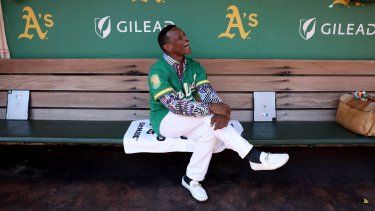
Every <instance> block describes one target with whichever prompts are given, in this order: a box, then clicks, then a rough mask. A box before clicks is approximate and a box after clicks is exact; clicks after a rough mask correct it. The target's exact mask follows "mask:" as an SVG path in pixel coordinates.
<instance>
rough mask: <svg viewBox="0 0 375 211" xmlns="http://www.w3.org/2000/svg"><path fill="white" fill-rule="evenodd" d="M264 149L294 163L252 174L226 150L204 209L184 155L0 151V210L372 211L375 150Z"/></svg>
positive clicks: (78, 149)
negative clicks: (190, 188) (188, 180)
mask: <svg viewBox="0 0 375 211" xmlns="http://www.w3.org/2000/svg"><path fill="white" fill-rule="evenodd" d="M267 150H270V151H273V152H275V151H287V152H288V153H290V157H291V159H290V161H289V163H288V164H287V165H286V166H285V167H283V168H282V169H279V170H276V171H271V172H253V171H251V170H250V169H249V165H248V163H247V162H245V161H244V160H241V159H240V158H239V157H238V156H236V154H235V153H233V152H231V151H229V150H226V151H224V152H222V153H219V154H215V155H214V157H213V159H212V162H211V166H210V168H209V172H208V175H207V177H206V180H205V181H204V183H203V186H204V187H205V188H206V190H207V192H208V196H209V199H208V201H207V202H203V203H202V202H197V201H195V200H193V199H192V197H191V196H190V194H189V193H188V192H187V190H185V189H184V188H183V187H182V186H181V185H180V179H181V176H182V175H183V174H184V170H185V167H186V165H187V163H188V161H189V157H190V154H189V153H170V154H134V155H125V154H124V153H123V151H122V148H121V147H113V146H109V147H97V146H7V145H0V209H1V210H20V209H28V210H29V209H33V210H51V209H64V210H65V209H68V210H72V209H73V210H75V209H80V210H108V209H109V210H124V209H150V210H155V209H158V210H160V209H162V210H188V209H189V210H192V209H194V210H198V209H199V210H222V209H224V210H280V209H282V210H290V209H294V210H300V209H303V210H334V209H339V210H342V209H345V210H353V209H356V210H358V209H360V210H374V209H375V206H374V205H375V164H374V163H375V153H374V150H375V147H344V148H338V147H337V148H325V147H323V148H267ZM364 199H367V201H368V203H367V204H366V203H364Z"/></svg>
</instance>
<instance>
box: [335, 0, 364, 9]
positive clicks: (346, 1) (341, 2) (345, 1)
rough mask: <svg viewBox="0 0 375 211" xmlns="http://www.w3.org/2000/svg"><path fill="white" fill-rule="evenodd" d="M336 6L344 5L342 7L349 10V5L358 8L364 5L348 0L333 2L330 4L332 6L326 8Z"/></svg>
mask: <svg viewBox="0 0 375 211" xmlns="http://www.w3.org/2000/svg"><path fill="white" fill-rule="evenodd" d="M336 4H341V5H344V6H347V7H348V8H349V4H354V5H355V6H357V7H359V6H363V5H364V4H363V3H361V2H353V1H350V0H334V1H333V2H332V4H330V5H329V6H328V7H329V8H332V7H333V6H335V5H336Z"/></svg>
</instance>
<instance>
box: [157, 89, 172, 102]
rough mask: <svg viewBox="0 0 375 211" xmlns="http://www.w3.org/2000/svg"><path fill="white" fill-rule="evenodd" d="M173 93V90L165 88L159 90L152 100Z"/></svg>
mask: <svg viewBox="0 0 375 211" xmlns="http://www.w3.org/2000/svg"><path fill="white" fill-rule="evenodd" d="M172 91H174V89H173V88H170V87H169V88H166V89H163V90H161V91H160V92H158V93H156V95H155V96H154V100H157V99H158V98H159V97H161V96H162V95H165V94H167V93H168V92H172Z"/></svg>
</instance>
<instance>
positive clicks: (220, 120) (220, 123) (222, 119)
mask: <svg viewBox="0 0 375 211" xmlns="http://www.w3.org/2000/svg"><path fill="white" fill-rule="evenodd" d="M228 122H229V119H228V118H227V117H226V116H224V115H220V114H215V115H214V116H213V117H212V118H211V127H212V126H213V125H215V127H214V130H217V129H222V128H225V127H226V126H228Z"/></svg>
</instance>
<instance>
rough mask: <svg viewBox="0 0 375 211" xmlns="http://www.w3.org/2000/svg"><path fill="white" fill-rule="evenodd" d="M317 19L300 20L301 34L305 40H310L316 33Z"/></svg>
mask: <svg viewBox="0 0 375 211" xmlns="http://www.w3.org/2000/svg"><path fill="white" fill-rule="evenodd" d="M315 26H316V18H310V19H308V20H305V19H301V20H299V34H300V35H301V37H302V38H303V39H305V40H308V39H310V38H311V37H312V36H313V35H314V33H315Z"/></svg>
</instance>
